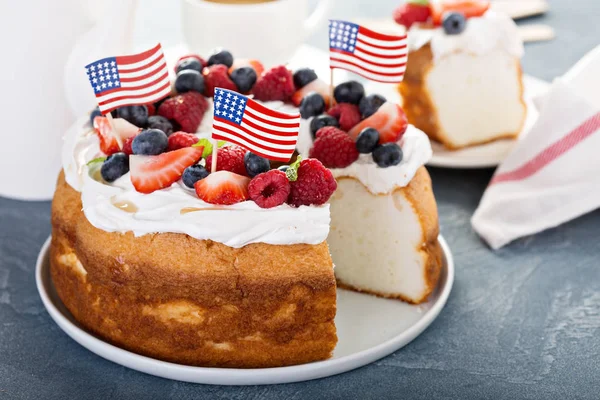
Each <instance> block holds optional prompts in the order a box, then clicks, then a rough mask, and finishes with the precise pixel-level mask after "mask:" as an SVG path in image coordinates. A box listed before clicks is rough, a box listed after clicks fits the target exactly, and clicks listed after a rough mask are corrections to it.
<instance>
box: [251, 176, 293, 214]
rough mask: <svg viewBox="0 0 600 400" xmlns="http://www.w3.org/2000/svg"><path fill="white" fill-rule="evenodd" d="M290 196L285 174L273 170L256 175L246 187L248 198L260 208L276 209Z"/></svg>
mask: <svg viewBox="0 0 600 400" xmlns="http://www.w3.org/2000/svg"><path fill="white" fill-rule="evenodd" d="M289 195H290V181H289V180H288V178H287V176H285V172H283V171H280V170H277V169H273V170H271V171H268V172H264V173H262V174H259V175H257V176H256V177H254V179H252V180H251V181H250V184H249V185H248V196H249V197H250V200H253V201H254V202H255V203H256V204H257V205H258V206H259V207H260V208H272V207H277V206H279V205H281V204H283V203H285V201H286V200H287V198H288V196H289Z"/></svg>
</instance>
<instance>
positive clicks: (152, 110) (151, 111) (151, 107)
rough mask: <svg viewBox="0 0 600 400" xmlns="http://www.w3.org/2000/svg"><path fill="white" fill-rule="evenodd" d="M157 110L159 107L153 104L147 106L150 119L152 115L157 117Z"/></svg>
mask: <svg viewBox="0 0 600 400" xmlns="http://www.w3.org/2000/svg"><path fill="white" fill-rule="evenodd" d="M156 108H157V106H156V105H155V104H153V103H150V104H146V109H147V110H148V117H151V116H152V115H156Z"/></svg>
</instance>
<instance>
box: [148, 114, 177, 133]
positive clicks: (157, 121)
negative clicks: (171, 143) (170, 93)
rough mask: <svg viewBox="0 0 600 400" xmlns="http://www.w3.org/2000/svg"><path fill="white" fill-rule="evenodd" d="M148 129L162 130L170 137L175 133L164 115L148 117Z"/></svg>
mask: <svg viewBox="0 0 600 400" xmlns="http://www.w3.org/2000/svg"><path fill="white" fill-rule="evenodd" d="M148 129H160V130H161V131H163V132H164V133H165V135H167V136H170V135H171V133H173V124H171V122H170V121H169V120H168V119H166V118H165V117H163V116H162V115H153V116H151V117H148Z"/></svg>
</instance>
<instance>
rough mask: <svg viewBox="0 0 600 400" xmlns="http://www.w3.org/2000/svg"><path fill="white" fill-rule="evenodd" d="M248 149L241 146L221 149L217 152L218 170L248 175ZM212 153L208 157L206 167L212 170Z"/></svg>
mask: <svg viewBox="0 0 600 400" xmlns="http://www.w3.org/2000/svg"><path fill="white" fill-rule="evenodd" d="M245 154H246V150H244V149H242V148H241V147H239V146H227V147H223V148H222V149H219V151H218V153H217V171H230V172H233V173H235V174H238V175H246V164H245V163H244V156H245ZM211 166H212V154H211V155H210V156H208V157H207V158H206V169H208V171H209V172H213V171H211V170H210V169H211Z"/></svg>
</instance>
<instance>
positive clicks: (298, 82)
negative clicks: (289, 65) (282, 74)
mask: <svg viewBox="0 0 600 400" xmlns="http://www.w3.org/2000/svg"><path fill="white" fill-rule="evenodd" d="M316 79H317V74H316V73H315V71H314V70H312V69H310V68H302V69H299V70H298V71H296V72H294V86H296V89H302V88H303V87H304V86H306V85H308V84H309V83H311V82H312V81H314V80H316Z"/></svg>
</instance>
